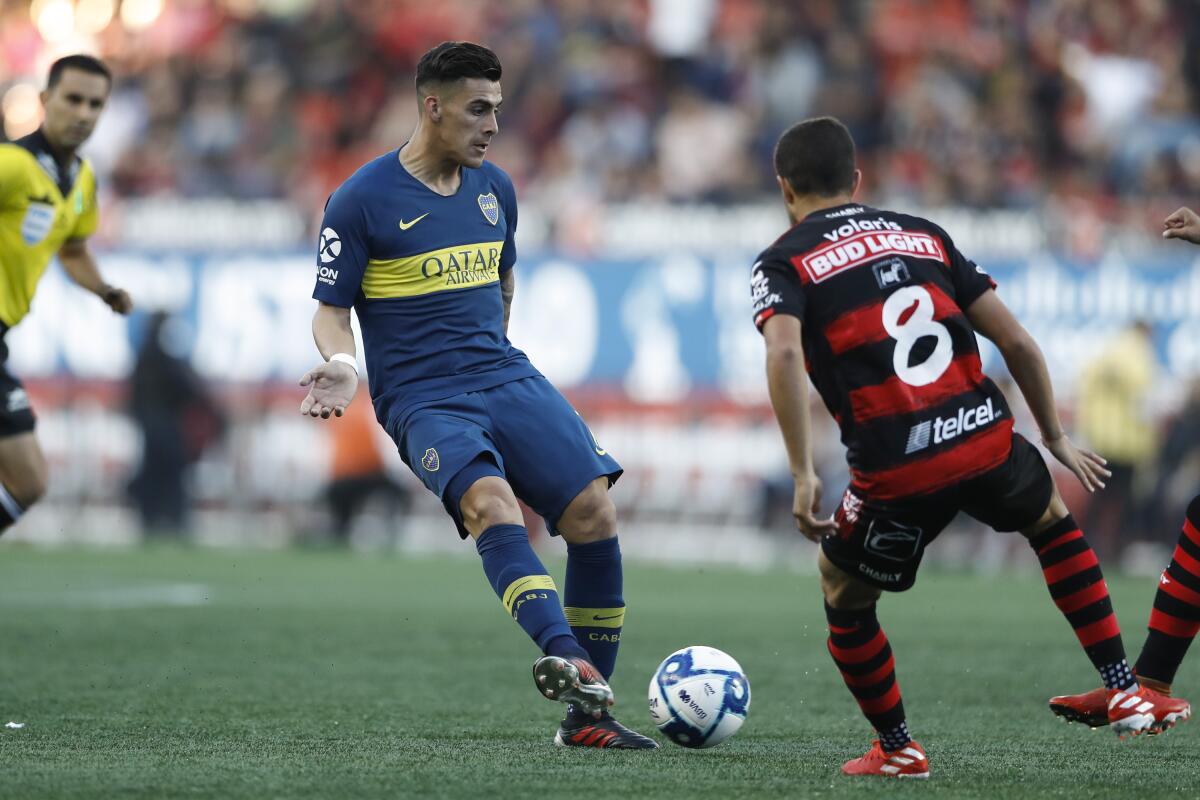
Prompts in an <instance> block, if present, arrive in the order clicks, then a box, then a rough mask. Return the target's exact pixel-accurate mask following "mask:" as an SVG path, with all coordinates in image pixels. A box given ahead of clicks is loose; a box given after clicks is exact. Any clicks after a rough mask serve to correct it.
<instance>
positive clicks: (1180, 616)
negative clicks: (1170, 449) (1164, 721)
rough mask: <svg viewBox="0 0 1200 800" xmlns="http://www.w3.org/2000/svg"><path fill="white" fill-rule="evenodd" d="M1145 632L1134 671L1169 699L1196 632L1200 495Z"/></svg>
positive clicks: (1165, 572)
mask: <svg viewBox="0 0 1200 800" xmlns="http://www.w3.org/2000/svg"><path fill="white" fill-rule="evenodd" d="M1149 628H1150V633H1149V635H1148V636H1147V638H1146V644H1145V645H1143V646H1142V654H1141V655H1140V656H1139V657H1138V660H1137V666H1136V667H1135V668H1134V671H1135V672H1136V673H1137V677H1138V680H1139V681H1140V682H1141V683H1142V684H1143V685H1145V686H1148V687H1149V688H1151V689H1153V690H1155V691H1157V692H1160V693H1162V694H1166V695H1169V694H1170V693H1171V684H1172V683H1174V682H1175V673H1176V671H1178V669H1179V665H1180V664H1182V663H1183V657H1184V656H1185V655H1187V651H1188V647H1189V646H1190V645H1191V643H1192V640H1193V639H1195V638H1196V633H1197V632H1200V495H1197V496H1196V497H1195V498H1193V499H1192V502H1191V503H1190V504H1189V505H1188V509H1187V517H1186V518H1185V519H1184V521H1183V530H1182V531H1181V532H1180V534H1179V542H1178V544H1176V545H1175V553H1174V554H1173V555H1172V556H1171V563H1170V564H1168V565H1167V568H1166V569H1165V570H1163V573H1162V575H1161V576H1159V579H1158V591H1157V592H1156V593H1155V595H1154V607H1153V608H1152V609H1151V611H1150V623H1149Z"/></svg>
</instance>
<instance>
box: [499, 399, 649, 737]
mask: <svg viewBox="0 0 1200 800" xmlns="http://www.w3.org/2000/svg"><path fill="white" fill-rule="evenodd" d="M482 394H483V395H484V397H485V400H486V402H487V404H488V408H489V411H490V412H491V417H492V420H493V428H492V432H493V434H494V435H495V437H496V442H497V444H498V445H499V449H500V452H501V453H503V455H504V464H505V473H506V475H507V476H508V478H509V479H510V481H511V482H512V486H513V488H514V489H515V490H516V492H517V495H518V496H520V497H521V499H522V500H524V501H525V502H526V503H528V504H529V505H530V507H531V508H533V510H534V511H536V512H537V513H538V514H540V515H541V516H542V517H543V518H545V520H546V525H547V528H548V529H549V530H550V533H551V534H553V535H561V536H562V537H563V539H564V540H565V541H566V543H567V575H566V581H565V583H564V586H563V590H564V600H565V601H566V606H567V607H566V617H567V620H568V621H569V622H570V624H571V630H572V632H573V633H574V634H575V636H576V638H577V640H578V641H579V643H580V644H581V645H582V646H583V647H584V648H586V650H587V652H588V658H589V660H590V662H591V663H592V664H594V665H595V667H596V668H597V669H598V670H599V672H600V674H601V675H602V676H603V677H604V678H605V679H606V680H607V678H608V677H609V676H610V675H611V674H612V672H613V669H614V668H615V665H616V658H617V649H618V647H619V645H620V641H621V633H622V624H623V622H624V618H625V599H624V596H623V593H622V592H623V590H622V572H621V549H620V545H619V544H618V541H617V513H616V508H615V507H614V506H613V504H612V501H611V500H610V499H609V497H608V489H609V487H610V486H611V485H612V483H613V481H615V480H616V479H617V477H619V476H620V474H621V466H620V465H619V464H618V463H617V462H616V461H615V460H614V459H613V458H612V456H609V455H608V454H607V453H606V452H605V451H604V449H603V448H602V447H600V445H599V444H598V443H597V442H596V440H595V438H594V437H593V436H592V434H591V432H590V431H589V430H588V428H587V425H585V424H584V422H583V420H582V419H581V418H580V417H579V415H578V414H577V413H575V410H574V409H573V408H572V407H571V405H570V403H568V402H567V400H566V399H565V398H564V397H563V396H562V395H561V394H560V393H559V392H558V391H557V390H556V389H555V388H554V387H553V386H551V385H550V383H549V381H547V380H546V379H544V378H527V379H525V380H521V381H514V382H512V383H507V384H504V385H503V386H498V387H495V388H494V389H489V390H487V391H485V392H483V393H482ZM562 666H563V665H562V664H561V663H560V662H559V661H558V660H557V659H556V658H555V657H554V656H553V655H548V656H547V657H546V658H544V659H541V660H540V661H539V662H538V664H537V665H535V671H541V672H550V671H553V670H557V669H560V668H562ZM541 688H542V689H543V691H544V690H545V688H546V687H545V685H544V684H541ZM555 742H556V743H557V744H562V745H572V746H573V745H582V746H591V747H617V748H628V749H649V748H653V747H657V744H656V743H655V741H654V740H653V739H649V738H647V737H645V736H642V735H640V734H638V733H635V732H634V731H631V730H629V729H628V728H626V727H624V726H623V725H621V724H619V723H618V722H617V721H616V720H614V719H613V718H612V717H611V716H609V715H607V714H604V715H603V716H602V717H601V718H600V719H599V720H593V719H590V718H588V717H586V715H583V714H581V713H580V712H579V710H578V709H577V708H575V707H574V706H573V705H570V704H569V705H568V709H567V714H566V717H565V718H564V719H563V721H562V724H561V725H560V726H559V730H558V733H557V734H556V736H555Z"/></svg>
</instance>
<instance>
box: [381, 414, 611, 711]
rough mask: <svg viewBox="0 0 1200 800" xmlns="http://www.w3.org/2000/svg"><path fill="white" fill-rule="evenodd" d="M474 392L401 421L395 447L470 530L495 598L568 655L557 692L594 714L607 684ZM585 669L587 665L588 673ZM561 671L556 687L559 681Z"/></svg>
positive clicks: (551, 648)
mask: <svg viewBox="0 0 1200 800" xmlns="http://www.w3.org/2000/svg"><path fill="white" fill-rule="evenodd" d="M487 424H488V421H487V414H486V411H485V410H484V409H483V407H482V405H481V401H480V398H479V397H478V394H477V393H472V394H467V395H460V396H458V397H455V398H448V399H447V400H443V401H439V402H438V403H437V404H436V405H433V404H431V405H430V406H427V407H424V408H421V409H419V410H417V411H415V412H413V413H412V414H411V415H410V416H409V418H408V419H407V420H406V421H405V422H404V423H403V426H402V428H403V430H402V431H401V432H400V436H399V437H398V438H399V440H400V441H399V449H400V454H401V456H403V458H404V460H405V463H407V464H408V465H409V468H410V469H412V471H413V472H414V474H416V475H417V477H419V478H420V479H421V481H422V482H423V483H424V484H425V486H426V487H427V488H428V489H429V490H430V491H432V492H433V493H434V494H436V495H438V496H439V497H440V498H441V500H442V504H443V506H444V507H445V508H446V511H447V513H449V515H450V517H451V518H452V519H453V520H454V522H455V524H456V526H457V527H458V531H459V535H460V536H461V537H463V538H464V539H465V538H467V537H471V538H472V539H473V540H474V542H475V548H476V550H477V551H478V553H479V557H480V561H481V563H482V566H483V571H484V574H485V575H486V576H487V579H488V582H489V583H490V584H491V586H492V589H493V590H494V591H495V592H496V595H497V597H499V598H500V602H501V604H502V605H503V606H504V608H505V611H507V612H508V613H509V614H510V615H511V616H512V617H513V619H514V620H516V622H517V624H519V625H520V626H521V628H522V629H523V630H524V631H525V632H526V634H528V635H529V637H530V638H531V639H532V640H533V641H534V642H535V643H536V644H537V646H538V647H539V648H540V649H541V650H542V652H543V653H546V654H547V655H553V656H556V657H558V658H561V659H563V660H565V661H570V662H571V663H572V664H573V666H572V670H573V671H574V672H573V674H571V675H564V676H556V677H555V683H556V686H555V691H559V690H560V689H561V692H560V693H561V694H562V695H564V699H574V700H576V701H577V702H579V703H580V704H581V705H582V706H584V707H585V708H586V710H587V711H588V712H589V713H593V714H599V713H601V712H602V711H603V710H604V709H605V708H607V706H608V705H610V704H611V702H612V691H611V689H609V688H608V685H607V684H606V683H605V682H604V680H603V679H602V678H600V676H599V673H595V674H594V675H593V674H591V673H592V672H595V671H594V668H592V667H591V666H590V664H587V665H586V666H585V667H579V666H576V665H575V662H580V663H581V664H586V661H587V658H588V654H587V651H586V650H584V649H583V648H582V647H581V646H580V645H579V642H578V641H576V639H575V636H574V634H572V633H571V628H570V626H569V625H568V624H567V620H566V617H565V616H564V615H563V610H562V605H561V604H560V602H559V597H558V590H557V589H556V588H555V585H554V581H553V580H552V579H551V578H550V576H549V574H548V573H547V571H546V568H545V566H544V565H543V564H542V562H541V559H539V558H538V557H537V554H536V553H534V551H533V548H532V547H531V546H530V544H529V533H528V531H526V529H525V525H524V520H523V518H522V516H521V511H520V508H519V506H518V505H517V499H516V496H515V495H514V494H513V490H512V488H511V487H510V486H509V484H508V481H507V479H506V476H505V473H504V468H503V465H504V461H503V458H502V457H501V455H500V454H499V452H498V451H497V449H496V447H495V444H494V442H493V440H492V439H491V436H490V434H489V432H488V430H487ZM589 670H590V671H591V672H589ZM560 677H561V679H562V681H563V683H562V686H561V687H559V686H557V680H558V679H559V678H560Z"/></svg>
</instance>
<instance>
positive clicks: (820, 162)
mask: <svg viewBox="0 0 1200 800" xmlns="http://www.w3.org/2000/svg"><path fill="white" fill-rule="evenodd" d="M854 169H855V165H854V139H853V138H852V137H851V136H850V131H848V130H847V129H846V126H845V125H843V124H842V123H841V121H839V120H837V119H835V118H834V117H815V118H813V119H806V120H804V121H803V122H797V123H796V124H795V125H793V126H792V127H790V128H788V129H787V130H786V131H784V133H783V136H780V137H779V143H778V144H776V145H775V174H776V175H778V176H779V177H781V178H783V179H784V180H786V181H787V182H788V183H790V184H791V185H792V190H793V191H794V192H796V194H801V195H805V194H813V195H819V196H821V197H833V196H834V195H839V194H844V193H846V192H849V191H850V190H852V189H853V188H854Z"/></svg>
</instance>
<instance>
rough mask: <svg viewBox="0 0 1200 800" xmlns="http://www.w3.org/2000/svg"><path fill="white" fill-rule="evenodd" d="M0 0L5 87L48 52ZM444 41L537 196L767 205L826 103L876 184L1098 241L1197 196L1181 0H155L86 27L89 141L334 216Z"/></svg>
mask: <svg viewBox="0 0 1200 800" xmlns="http://www.w3.org/2000/svg"><path fill="white" fill-rule="evenodd" d="M128 1H129V0H126V2H128ZM0 9H2V10H0V15H2V16H0V20H2V24H0V43H2V44H3V48H2V49H0V91H2V90H3V89H4V87H5V86H6V85H8V84H11V83H12V82H14V81H18V80H21V79H26V80H40V76H39V75H38V74H37V66H38V65H39V63H40V62H39V61H38V54H39V52H40V50H39V47H38V42H37V41H36V40H37V37H38V36H39V33H38V31H37V30H36V28H35V26H34V25H33V23H32V22H31V21H30V15H29V13H28V4H27V3H24V2H11V0H9V1H8V2H4V0H0ZM446 39H470V40H475V41H479V42H483V43H485V44H488V45H490V46H491V47H493V48H494V49H495V50H496V51H497V52H498V54H499V55H500V57H501V60H502V62H503V64H504V69H505V72H504V78H503V87H504V96H505V103H504V113H503V117H502V119H501V129H502V130H501V136H500V137H499V138H498V140H497V143H496V145H495V146H494V148H493V151H492V153H491V157H492V158H493V159H494V160H495V161H496V162H497V163H499V164H500V165H502V166H503V167H504V168H505V169H507V170H508V171H509V172H510V173H512V174H513V176H514V178H515V179H516V180H517V182H518V187H519V189H520V190H521V191H522V192H523V195H524V197H525V198H526V199H527V200H529V201H533V202H538V201H541V202H542V204H543V205H544V206H545V207H548V208H563V207H569V206H571V205H572V204H577V203H579V202H588V201H591V202H597V201H628V200H663V201H668V202H716V203H723V202H736V201H740V200H746V199H757V198H761V197H763V196H765V195H767V194H768V193H770V192H772V191H773V190H774V187H773V175H772V170H771V166H770V155H771V150H772V146H773V144H774V141H775V139H776V138H777V136H778V135H779V133H780V132H781V131H782V130H783V129H784V128H785V127H786V126H788V125H789V124H790V123H791V122H793V121H795V120H798V119H800V118H803V117H806V116H811V115H816V114H826V113H827V114H835V115H837V116H839V117H841V118H842V119H843V120H845V121H846V122H847V124H848V125H849V126H850V127H851V129H852V131H853V133H854V135H855V137H856V139H857V141H858V143H859V146H860V148H861V156H862V163H863V166H864V168H865V171H866V181H867V191H868V192H869V194H870V196H871V197H872V198H875V199H877V200H880V201H882V200H884V199H886V200H887V201H888V202H892V203H902V204H904V205H906V206H920V207H926V208H930V207H948V206H956V207H970V208H994V207H1004V208H1036V209H1042V208H1045V207H1046V206H1050V207H1051V210H1052V211H1059V212H1061V213H1062V215H1063V216H1064V217H1070V218H1071V219H1072V220H1074V226H1073V227H1074V230H1075V231H1076V233H1075V234H1074V235H1078V236H1082V237H1087V236H1090V235H1096V233H1097V230H1098V226H1103V225H1108V224H1111V223H1113V222H1123V223H1126V224H1131V225H1134V226H1141V227H1147V226H1148V227H1157V226H1158V224H1159V223H1160V220H1161V216H1162V214H1163V213H1165V211H1163V209H1166V210H1167V211H1169V210H1171V209H1173V208H1174V207H1175V206H1176V205H1179V204H1181V203H1182V202H1183V201H1184V200H1188V199H1190V200H1194V199H1195V198H1196V197H1197V196H1200V116H1198V113H1197V112H1198V110H1200V14H1196V13H1195V3H1194V2H1192V0H846V1H842V0H790V1H789V2H779V1H777V0H604V2H601V1H600V0H509V1H506V2H489V1H488V0H442V1H441V2H439V3H433V4H431V3H424V2H417V1H416V0H355V2H349V1H348V0H288V2H265V0H264V1H262V2H260V1H259V0H165V5H164V8H163V11H162V13H161V16H159V17H158V18H157V20H156V21H155V22H154V23H153V24H152V25H149V26H148V27H146V28H145V29H144V30H138V31H136V32H131V31H130V30H128V29H127V28H126V27H122V26H121V25H118V24H112V25H109V26H107V27H106V28H105V29H103V30H102V31H100V32H99V33H98V34H96V35H95V39H94V42H95V45H96V49H97V50H98V51H99V52H100V53H101V54H103V55H105V56H106V57H107V58H108V59H109V60H111V62H112V63H113V65H114V66H115V68H116V71H117V74H118V76H119V84H118V87H117V91H116V94H115V96H114V97H113V100H112V105H111V107H110V109H109V111H108V112H107V119H106V120H105V122H104V123H103V125H102V128H101V129H100V131H99V132H98V134H97V137H96V140H95V141H94V142H93V143H92V145H91V154H92V156H93V159H94V161H95V162H97V165H98V166H99V168H100V172H101V175H102V180H103V181H104V182H105V184H106V185H107V186H108V187H109V188H110V190H113V191H115V192H116V193H117V194H119V195H121V196H157V195H164V194H171V195H183V196H225V197H239V198H264V197H269V198H275V197H282V198H290V199H291V200H293V201H295V202H296V203H298V204H300V205H301V207H304V208H319V207H320V206H321V205H322V203H323V201H324V199H325V196H326V195H327V193H328V192H329V191H330V190H331V188H333V187H335V186H336V185H337V184H338V183H340V182H341V181H342V180H343V179H344V178H345V177H346V176H347V175H348V174H349V173H350V172H352V171H353V170H354V169H355V168H356V167H357V166H358V165H359V164H361V163H362V162H363V161H365V160H367V159H369V158H371V157H373V156H374V155H377V154H378V153H380V152H383V151H386V150H387V149H390V148H393V147H396V146H398V145H399V144H400V143H402V142H403V141H404V139H405V137H406V136H407V134H408V133H409V132H410V131H411V129H412V127H413V124H414V122H415V106H416V101H415V96H414V92H413V88H412V75H413V68H414V65H415V63H416V61H417V59H418V58H419V57H420V55H421V53H423V52H424V51H425V50H426V49H427V48H428V47H430V46H431V45H433V44H435V43H437V42H439V41H442V40H446ZM43 49H44V48H43ZM9 127H11V126H9ZM9 133H10V135H11V134H12V133H13V131H11V130H10V131H9Z"/></svg>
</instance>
